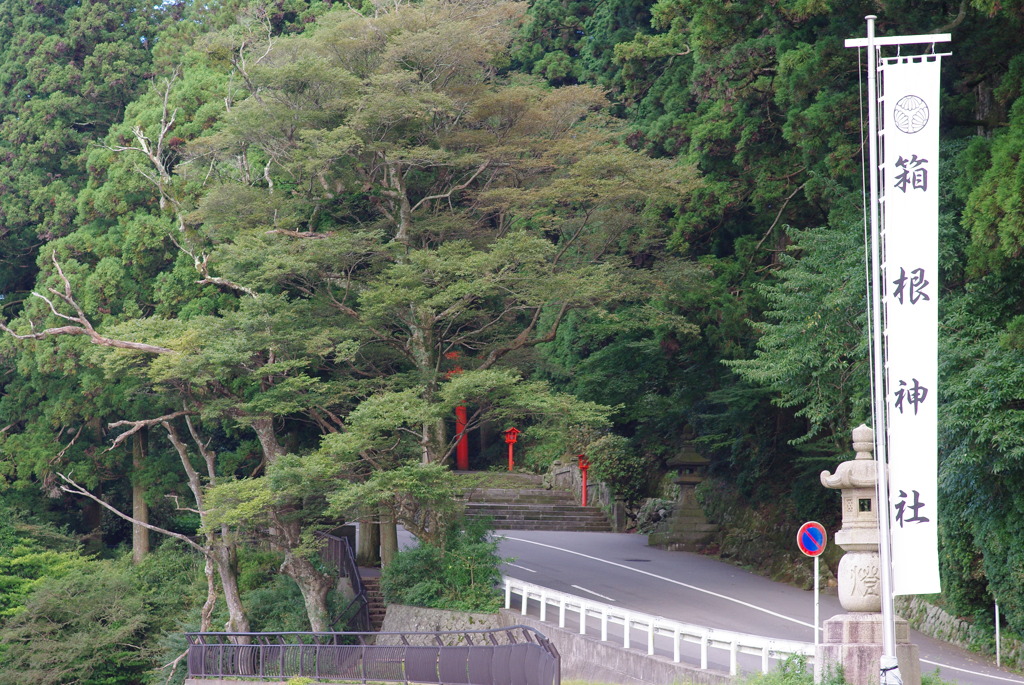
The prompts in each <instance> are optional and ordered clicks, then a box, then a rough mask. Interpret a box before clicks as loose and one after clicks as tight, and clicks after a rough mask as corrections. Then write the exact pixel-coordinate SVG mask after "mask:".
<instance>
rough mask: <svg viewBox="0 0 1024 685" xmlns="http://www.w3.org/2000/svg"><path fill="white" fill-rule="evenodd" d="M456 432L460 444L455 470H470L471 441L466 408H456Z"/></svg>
mask: <svg viewBox="0 0 1024 685" xmlns="http://www.w3.org/2000/svg"><path fill="white" fill-rule="evenodd" d="M455 432H456V433H458V434H459V444H458V445H457V446H456V448H455V468H457V469H458V470H460V471H468V470H469V439H468V438H467V437H466V407H465V405H459V406H458V407H455Z"/></svg>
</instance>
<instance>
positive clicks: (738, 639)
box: [504, 576, 814, 675]
mask: <svg viewBox="0 0 1024 685" xmlns="http://www.w3.org/2000/svg"><path fill="white" fill-rule="evenodd" d="M504 581H505V608H506V609H511V608H512V595H513V594H517V595H519V596H520V597H521V598H522V602H521V605H520V609H521V612H522V614H523V615H524V616H525V615H526V613H527V609H528V607H529V603H530V601H533V600H536V601H537V602H538V603H539V605H540V620H541V621H547V620H548V618H547V612H548V605H554V606H555V607H557V608H558V627H559V628H565V616H566V613H568V612H571V613H575V614H577V615H578V616H579V618H580V635H586V631H587V620H586V619H587V618H588V617H589V618H596V619H598V620H600V622H601V641H602V642H607V641H608V625H609V624H615V625H621V626H622V629H623V630H622V635H623V637H622V644H623V647H625V648H627V649H628V648H629V646H630V642H631V640H630V631H631V630H633V629H636V630H639V631H641V633H646V634H647V654H648V655H653V654H654V638H655V636H656V635H657V636H664V637H669V638H671V639H672V644H673V648H672V660H673V661H675V662H676V663H679V661H680V647H681V645H682V643H683V642H689V643H694V644H698V645H700V667H701V669H707V667H708V651H709V650H711V649H723V650H727V651H728V652H729V674H730V675H736V674H737V673H738V672H739V666H738V663H737V662H738V657H739V655H740V654H753V655H757V656H760V657H761V672H762V673H767V672H768V669H769V665H770V664H769V661H770V660H771V659H785V658H787V657H789V656H790V655H795V654H802V655H803V656H805V657H807V660H808V663H813V660H814V645H813V644H811V643H809V642H797V641H795V640H777V639H774V638H768V637H761V636H759V635H748V634H746V633H734V632H731V631H728V630H718V629H716V628H705V627H703V626H696V625H693V624H690V623H681V622H679V621H673V620H670V619H667V618H662V617H660V616H651V615H649V614H644V613H641V612H638V611H630V610H628V609H623V608H620V607H613V606H611V605H608V604H602V603H601V602H594V601H591V600H589V599H584V598H582V597H577V596H575V595H570V594H567V593H564V592H558V591H557V590H551V589H549V588H546V587H542V586H540V585H534V584H532V583H527V582H525V581H521V580H517V579H515V578H509V577H507V576H505V578H504Z"/></svg>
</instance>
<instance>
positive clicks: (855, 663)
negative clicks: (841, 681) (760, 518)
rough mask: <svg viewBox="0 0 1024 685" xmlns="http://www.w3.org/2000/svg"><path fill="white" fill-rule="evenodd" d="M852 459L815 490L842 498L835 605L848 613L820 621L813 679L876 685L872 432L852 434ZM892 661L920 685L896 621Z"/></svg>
mask: <svg viewBox="0 0 1024 685" xmlns="http://www.w3.org/2000/svg"><path fill="white" fill-rule="evenodd" d="M853 449H854V452H856V456H855V457H854V458H853V459H852V460H850V461H844V462H842V463H841V464H839V467H838V468H837V469H836V472H835V474H830V473H829V472H828V471H822V472H821V484H822V485H824V486H825V487H826V488H832V489H835V490H840V491H841V492H842V495H843V527H842V528H841V529H840V530H839V531H838V532H837V533H836V537H835V540H836V544H837V545H839V546H840V547H841V548H842V549H843V550H844V551H845V552H846V554H844V555H843V558H842V560H840V562H839V573H838V574H837V576H838V580H839V603H840V604H842V606H843V608H844V609H846V611H848V612H849V613H846V614H838V615H836V616H833V617H832V618H830V619H828V620H827V621H825V624H824V635H823V639H822V642H821V644H820V645H819V647H818V651H817V653H816V654H815V656H814V679H815V682H820V681H821V679H822V677H823V676H824V675H825V673H827V672H828V669H830V668H832V667H834V666H837V665H841V666H842V667H843V673H844V675H845V676H846V680H847V682H849V683H852V684H853V685H878V672H879V662H880V659H881V656H882V614H881V613H880V612H881V610H882V582H881V581H882V578H881V573H880V565H879V558H878V539H879V534H878V516H879V513H880V511H881V510H880V509H879V507H878V501H877V500H878V495H877V491H876V483H877V482H878V475H877V463H876V462H875V460H874V458H873V456H872V452H873V451H874V431H872V430H871V429H870V428H868V427H867V426H863V425H862V426H859V427H857V428H855V429H854V430H853ZM896 658H897V659H898V661H899V665H900V673H901V674H902V676H903V682H904V683H905V685H920V683H921V663H920V660H919V658H918V649H917V645H914V644H910V628H909V626H908V625H907V622H906V621H905V620H903V619H901V618H897V619H896Z"/></svg>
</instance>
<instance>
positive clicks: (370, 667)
mask: <svg viewBox="0 0 1024 685" xmlns="http://www.w3.org/2000/svg"><path fill="white" fill-rule="evenodd" d="M186 638H187V640H188V673H189V677H190V678H218V679H223V678H234V677H245V678H254V679H258V680H286V679H289V678H295V677H311V678H317V679H321V678H326V679H340V680H346V681H358V682H363V683H367V682H373V683H384V682H396V683H409V682H415V683H433V684H435V685H440V684H441V683H465V684H466V685H492V684H493V682H494V675H495V674H499V673H500V674H501V675H502V682H505V683H507V684H508V685H561V657H560V656H559V654H558V650H557V649H556V648H555V646H554V645H552V644H551V642H550V641H549V640H548V639H547V637H545V636H544V635H543V634H542V633H540V632H538V631H537V630H536V629H534V628H530V627H528V626H510V627H508V628H497V629H493V630H461V631H447V632H432V633H419V632H399V633H369V632H358V633H300V632H281V633H186Z"/></svg>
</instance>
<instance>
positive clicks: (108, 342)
mask: <svg viewBox="0 0 1024 685" xmlns="http://www.w3.org/2000/svg"><path fill="white" fill-rule="evenodd" d="M52 261H53V265H54V266H55V267H56V269H57V273H58V274H59V275H60V278H61V280H62V281H63V282H64V292H63V293H62V292H59V291H58V290H55V289H54V288H50V289H49V290H50V292H51V293H53V294H54V295H56V296H57V297H59V298H60V299H62V300H64V302H66V303H67V304H68V305H69V306H71V307H72V308H73V309H74V310H75V312H76V313H77V315H76V316H68V315H67V314H61V313H60V312H58V311H57V309H56V307H55V306H54V304H53V302H51V301H50V299H49V298H47V297H45V296H43V295H40V294H39V293H36V292H33V293H32V295H33V296H34V297H38V298H39V299H41V300H43V301H44V302H46V304H47V305H49V307H50V311H51V312H53V313H54V314H55V315H57V316H58V317H60V318H62V319H66V320H68V321H72V322H74V323H77V324H78V325H77V326H58V327H55V328H47V329H45V330H43V331H39V332H35V333H28V334H25V335H21V334H18V333H15V332H14V331H13V330H12V329H11V328H10V327H8V326H7V324H5V323H3V322H2V321H0V331H3V332H5V333H7V334H8V335H10V336H12V337H14V338H17V339H18V340H42V339H43V338H48V337H50V336H54V335H85V336H88V338H89V340H90V341H91V342H92V343H94V344H96V345H103V346H105V347H118V348H121V349H127V350H139V351H140V352H148V353H150V354H176V352H175V351H174V350H171V349H168V348H166V347H160V346H159V345H149V344H147V343H138V342H133V341H130V340H116V339H114V338H108V337H106V336H103V335H100V334H99V333H97V332H96V329H95V328H93V325H92V323H90V321H89V319H88V318H87V317H86V316H85V312H84V311H82V308H81V307H80V306H79V305H78V302H76V301H75V299H74V297H73V296H72V294H71V281H69V280H68V277H67V276H65V275H64V271H63V269H61V268H60V264H59V263H58V262H57V253H56V251H55V252H53V254H52Z"/></svg>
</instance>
